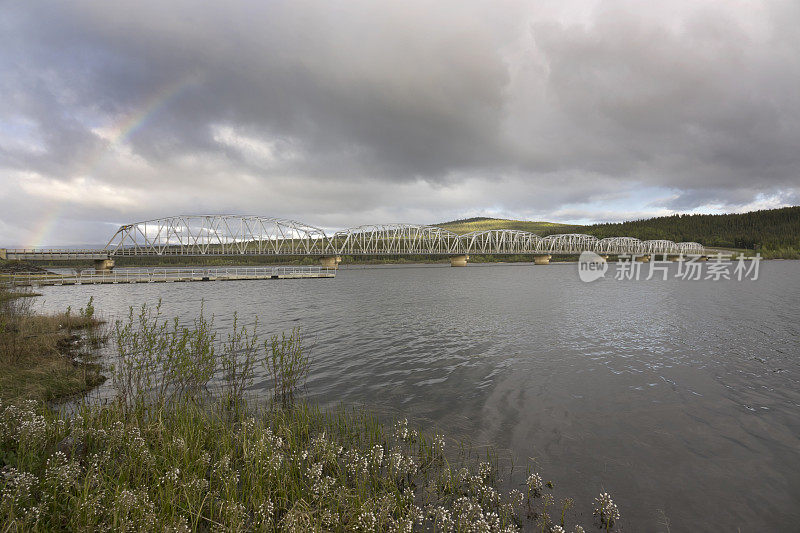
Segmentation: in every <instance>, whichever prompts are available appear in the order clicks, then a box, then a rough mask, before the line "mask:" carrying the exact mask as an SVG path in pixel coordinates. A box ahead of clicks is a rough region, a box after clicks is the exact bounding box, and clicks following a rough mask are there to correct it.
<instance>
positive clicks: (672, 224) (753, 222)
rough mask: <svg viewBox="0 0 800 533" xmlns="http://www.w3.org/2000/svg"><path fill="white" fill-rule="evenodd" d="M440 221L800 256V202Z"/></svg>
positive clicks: (460, 226) (457, 227) (467, 227)
mask: <svg viewBox="0 0 800 533" xmlns="http://www.w3.org/2000/svg"><path fill="white" fill-rule="evenodd" d="M439 225H440V226H441V227H444V228H447V229H449V230H451V231H455V232H456V233H465V232H467V231H474V230H484V229H504V228H507V229H520V230H526V231H531V232H533V233H537V234H538V235H550V234H553V233H572V232H575V233H588V234H590V235H594V236H596V237H598V238H603V237H617V236H627V237H636V238H638V239H642V240H651V239H668V240H671V241H676V242H680V241H695V242H699V243H702V244H704V245H706V246H711V247H722V248H746V249H750V250H758V251H760V252H761V253H762V255H764V256H766V257H787V258H800V206H794V207H784V208H781V209H769V210H763V211H752V212H750V213H741V214H730V215H673V216H669V217H658V218H650V219H646V220H633V221H630V222H620V223H616V224H594V225H591V226H576V225H567V224H558V223H552V222H532V221H522V220H502V219H492V218H472V219H465V220H456V221H453V222H447V223H445V224H439Z"/></svg>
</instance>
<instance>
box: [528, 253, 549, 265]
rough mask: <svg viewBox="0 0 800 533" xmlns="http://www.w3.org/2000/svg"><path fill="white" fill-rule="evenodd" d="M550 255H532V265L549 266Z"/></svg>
mask: <svg viewBox="0 0 800 533" xmlns="http://www.w3.org/2000/svg"><path fill="white" fill-rule="evenodd" d="M552 257H553V256H552V255H550V254H548V255H534V256H533V264H534V265H549V264H550V259H552Z"/></svg>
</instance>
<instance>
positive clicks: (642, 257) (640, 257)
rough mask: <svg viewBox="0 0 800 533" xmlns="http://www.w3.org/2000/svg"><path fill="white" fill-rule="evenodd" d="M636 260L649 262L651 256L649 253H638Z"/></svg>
mask: <svg viewBox="0 0 800 533" xmlns="http://www.w3.org/2000/svg"><path fill="white" fill-rule="evenodd" d="M636 260H637V261H638V262H640V263H649V262H650V256H649V255H637V256H636Z"/></svg>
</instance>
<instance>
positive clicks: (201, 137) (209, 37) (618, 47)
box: [0, 0, 800, 245]
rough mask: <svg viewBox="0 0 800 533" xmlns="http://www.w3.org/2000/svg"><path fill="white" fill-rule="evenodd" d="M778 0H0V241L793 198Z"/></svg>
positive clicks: (796, 22)
mask: <svg viewBox="0 0 800 533" xmlns="http://www.w3.org/2000/svg"><path fill="white" fill-rule="evenodd" d="M798 27H800V2H798V1H797V0H786V1H777V0H776V1H771V0H741V1H738V0H730V1H723V0H715V1H711V0H707V1H704V0H669V1H668V2H653V1H651V0H638V1H626V0H608V1H606V0H597V1H589V0H575V1H572V0H554V1H542V0H537V1H535V2H531V1H520V2H515V1H498V0H491V1H487V2H469V1H465V0H454V1H449V0H436V1H431V2H417V1H413V0H401V1H398V0H394V1H376V0H363V1H348V2H339V1H335V0H320V1H307V0H290V1H288V0H287V1H267V0H259V1H252V2H244V1H238V0H236V1H231V0H226V1H224V2H216V1H214V2H207V1H191V2H190V1H182V0H170V1H168V2H167V1H164V0H137V1H125V0H114V1H108V0H98V1H81V0H71V1H69V2H65V1H63V0H59V1H53V2H48V1H42V0H36V1H32V0H20V1H17V0H0V245H67V244H79V243H100V242H102V243H104V242H105V240H107V239H108V237H110V235H111V234H112V233H113V232H114V231H115V229H116V226H118V225H120V224H122V223H126V222H134V221H139V220H145V219H149V218H157V217H161V216H167V215H172V214H182V213H235V214H258V215H269V216H278V217H286V218H293V219H297V220H300V221H303V222H306V223H308V224H312V225H316V226H319V227H322V228H325V229H331V228H341V227H346V226H354V225H359V224H365V223H388V222H414V223H436V222H442V221H445V220H450V219H455V218H464V217H470V216H498V217H504V218H524V219H533V220H551V221H564V222H594V221H608V220H621V219H628V218H641V217H647V216H657V215H662V214H671V213H675V212H726V211H743V210H750V209H759V208H771V207H779V206H783V205H791V204H798V203H800V31H798Z"/></svg>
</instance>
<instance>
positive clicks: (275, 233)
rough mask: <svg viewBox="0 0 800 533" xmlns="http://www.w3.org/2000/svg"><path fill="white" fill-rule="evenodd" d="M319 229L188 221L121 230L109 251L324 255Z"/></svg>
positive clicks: (282, 223)
mask: <svg viewBox="0 0 800 533" xmlns="http://www.w3.org/2000/svg"><path fill="white" fill-rule="evenodd" d="M328 248H329V240H328V238H327V236H326V235H325V232H324V231H322V230H321V229H319V228H315V227H313V226H308V225H306V224H303V223H301V222H296V221H294V220H284V219H280V218H271V217H260V216H236V215H182V216H175V217H168V218H159V219H155V220H147V221H144V222H136V223H134V224H128V225H125V226H122V227H120V228H119V229H118V230H117V232H116V233H115V234H114V236H113V237H111V240H110V241H109V242H108V244H107V245H106V251H108V253H109V254H110V255H112V256H127V255H131V256H138V255H168V256H169V255H193V256H196V255H324V254H325V253H327V252H328Z"/></svg>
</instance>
